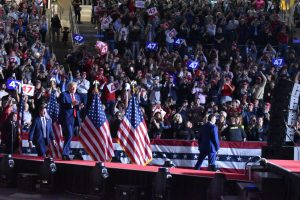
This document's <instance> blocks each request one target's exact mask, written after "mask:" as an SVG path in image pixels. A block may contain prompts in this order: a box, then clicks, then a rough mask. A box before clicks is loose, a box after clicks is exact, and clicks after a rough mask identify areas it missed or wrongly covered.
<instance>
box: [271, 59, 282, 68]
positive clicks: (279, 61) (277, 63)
mask: <svg viewBox="0 0 300 200" xmlns="http://www.w3.org/2000/svg"><path fill="white" fill-rule="evenodd" d="M272 63H273V65H274V66H275V67H282V66H283V65H284V60H283V58H274V59H273V60H272Z"/></svg>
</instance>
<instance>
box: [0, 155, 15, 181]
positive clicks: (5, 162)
mask: <svg viewBox="0 0 300 200" xmlns="http://www.w3.org/2000/svg"><path fill="white" fill-rule="evenodd" d="M15 180H16V173H15V161H14V159H13V158H12V156H11V154H8V155H5V156H4V157H3V158H2V159H1V163H0V182H1V185H2V186H13V185H14V184H15V183H16V182H15Z"/></svg>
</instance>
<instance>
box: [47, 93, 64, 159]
mask: <svg viewBox="0 0 300 200" xmlns="http://www.w3.org/2000/svg"><path fill="white" fill-rule="evenodd" d="M47 112H48V115H49V116H50V118H51V119H52V129H53V133H54V139H55V141H56V143H57V145H56V146H54V145H53V144H52V143H50V144H49V147H50V148H49V149H50V154H51V156H52V157H53V158H62V148H61V145H60V138H61V135H62V130H61V126H60V124H59V123H58V115H59V104H58V102H57V99H56V91H55V90H52V91H51V95H50V100H49V103H48V105H47Z"/></svg>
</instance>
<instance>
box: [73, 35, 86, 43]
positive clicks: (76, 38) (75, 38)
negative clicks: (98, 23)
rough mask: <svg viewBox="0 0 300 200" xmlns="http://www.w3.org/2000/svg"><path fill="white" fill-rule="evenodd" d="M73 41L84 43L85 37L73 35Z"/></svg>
mask: <svg viewBox="0 0 300 200" xmlns="http://www.w3.org/2000/svg"><path fill="white" fill-rule="evenodd" d="M73 40H74V41H75V42H78V43H83V41H84V38H83V36H82V35H80V34H74V35H73Z"/></svg>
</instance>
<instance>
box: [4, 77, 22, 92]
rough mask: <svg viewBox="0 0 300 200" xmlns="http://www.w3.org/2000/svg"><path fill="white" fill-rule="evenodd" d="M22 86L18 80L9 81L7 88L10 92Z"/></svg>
mask: <svg viewBox="0 0 300 200" xmlns="http://www.w3.org/2000/svg"><path fill="white" fill-rule="evenodd" d="M20 85H21V81H18V80H14V79H8V80H7V81H6V87H7V89H8V90H15V89H16V88H17V87H19V86H20Z"/></svg>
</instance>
